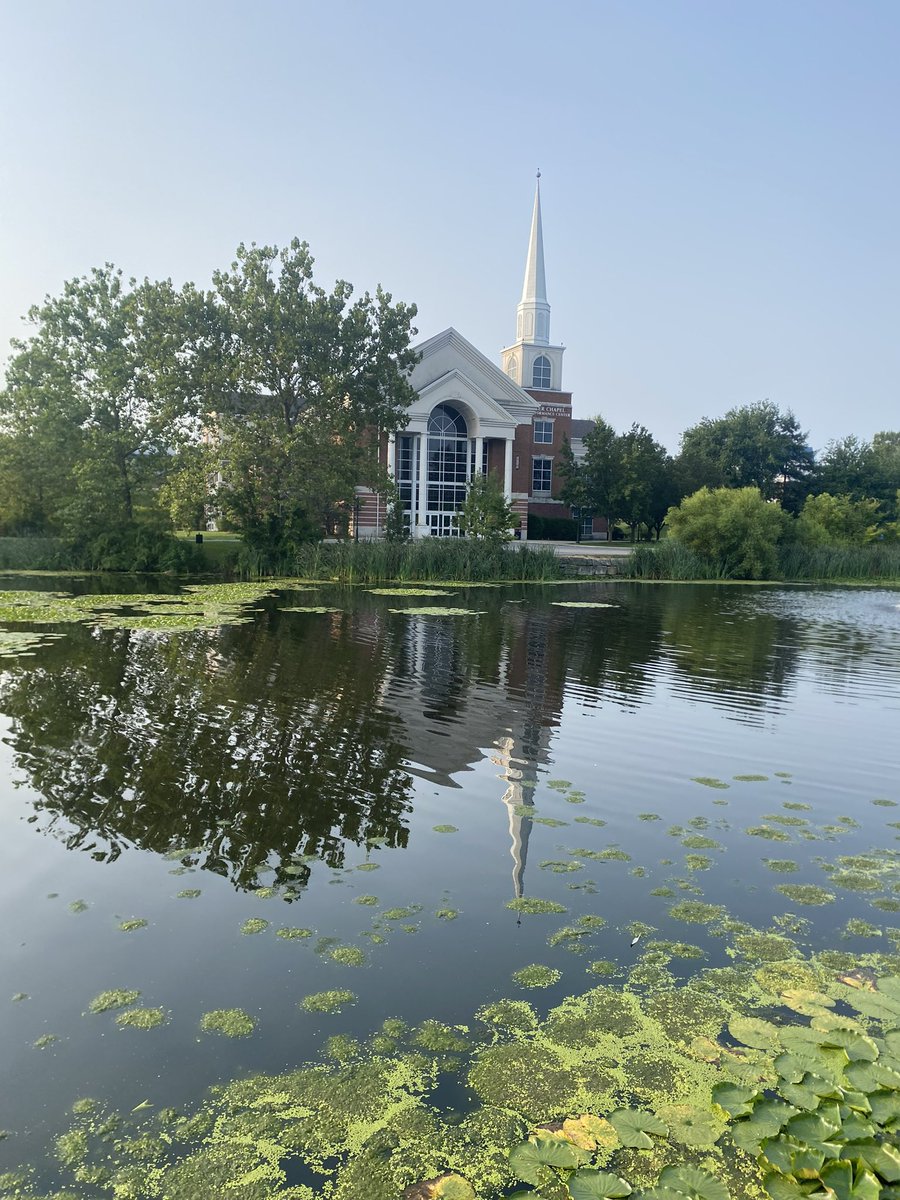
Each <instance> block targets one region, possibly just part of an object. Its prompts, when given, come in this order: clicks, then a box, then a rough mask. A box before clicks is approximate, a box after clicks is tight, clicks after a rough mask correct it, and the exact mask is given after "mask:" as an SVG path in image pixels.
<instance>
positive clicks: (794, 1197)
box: [763, 1172, 806, 1200]
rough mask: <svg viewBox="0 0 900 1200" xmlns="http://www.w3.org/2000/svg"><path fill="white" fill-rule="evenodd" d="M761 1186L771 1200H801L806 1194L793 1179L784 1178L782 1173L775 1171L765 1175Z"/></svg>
mask: <svg viewBox="0 0 900 1200" xmlns="http://www.w3.org/2000/svg"><path fill="white" fill-rule="evenodd" d="M763 1187H764V1188H765V1189H766V1191H767V1192H768V1193H769V1195H770V1196H771V1197H772V1200H803V1198H804V1197H805V1196H806V1192H804V1191H803V1189H802V1188H801V1187H800V1185H799V1184H797V1183H795V1182H794V1181H793V1179H786V1178H785V1176H784V1175H781V1174H779V1173H777V1172H773V1173H772V1174H771V1175H767V1176H766V1177H765V1179H764V1180H763Z"/></svg>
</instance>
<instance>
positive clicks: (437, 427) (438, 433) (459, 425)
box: [428, 404, 469, 438]
mask: <svg viewBox="0 0 900 1200" xmlns="http://www.w3.org/2000/svg"><path fill="white" fill-rule="evenodd" d="M468 433H469V431H468V429H467V428H466V419H465V417H464V416H463V415H462V413H460V412H457V411H456V409H455V408H451V406H450V405H449V404H439V405H438V406H437V408H436V409H434V411H433V412H432V414H431V416H430V417H429V418H428V436H429V437H451V438H460V437H463V438H464V437H467V436H468Z"/></svg>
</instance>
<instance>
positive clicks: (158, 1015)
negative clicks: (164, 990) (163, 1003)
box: [116, 1008, 167, 1029]
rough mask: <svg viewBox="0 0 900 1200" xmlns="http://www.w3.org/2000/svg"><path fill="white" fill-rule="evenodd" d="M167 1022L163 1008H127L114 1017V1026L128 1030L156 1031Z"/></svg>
mask: <svg viewBox="0 0 900 1200" xmlns="http://www.w3.org/2000/svg"><path fill="white" fill-rule="evenodd" d="M166 1021H167V1017H166V1010H165V1009H164V1008H128V1009H126V1010H125V1012H120V1013H119V1015H118V1016H117V1017H116V1024H117V1025H121V1026H122V1027H123V1028H125V1027H127V1028H129V1029H156V1028H157V1027H158V1026H159V1025H165V1023H166Z"/></svg>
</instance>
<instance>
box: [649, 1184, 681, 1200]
mask: <svg viewBox="0 0 900 1200" xmlns="http://www.w3.org/2000/svg"><path fill="white" fill-rule="evenodd" d="M638 1200H684V1192H673V1191H672V1189H671V1188H667V1187H652V1188H647V1190H646V1191H645V1192H641V1194H640V1196H639V1197H638Z"/></svg>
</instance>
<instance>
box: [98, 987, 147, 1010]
mask: <svg viewBox="0 0 900 1200" xmlns="http://www.w3.org/2000/svg"><path fill="white" fill-rule="evenodd" d="M140 994H141V993H140V992H138V991H134V990H132V989H129V988H111V989H110V990H108V991H105V992H100V994H99V995H98V996H95V997H94V999H93V1000H92V1001H91V1002H90V1004H89V1005H88V1012H91V1013H102V1012H109V1011H110V1009H114V1008H127V1007H128V1005H129V1004H134V1002H135V1000H137V999H138V998H139V997H140Z"/></svg>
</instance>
